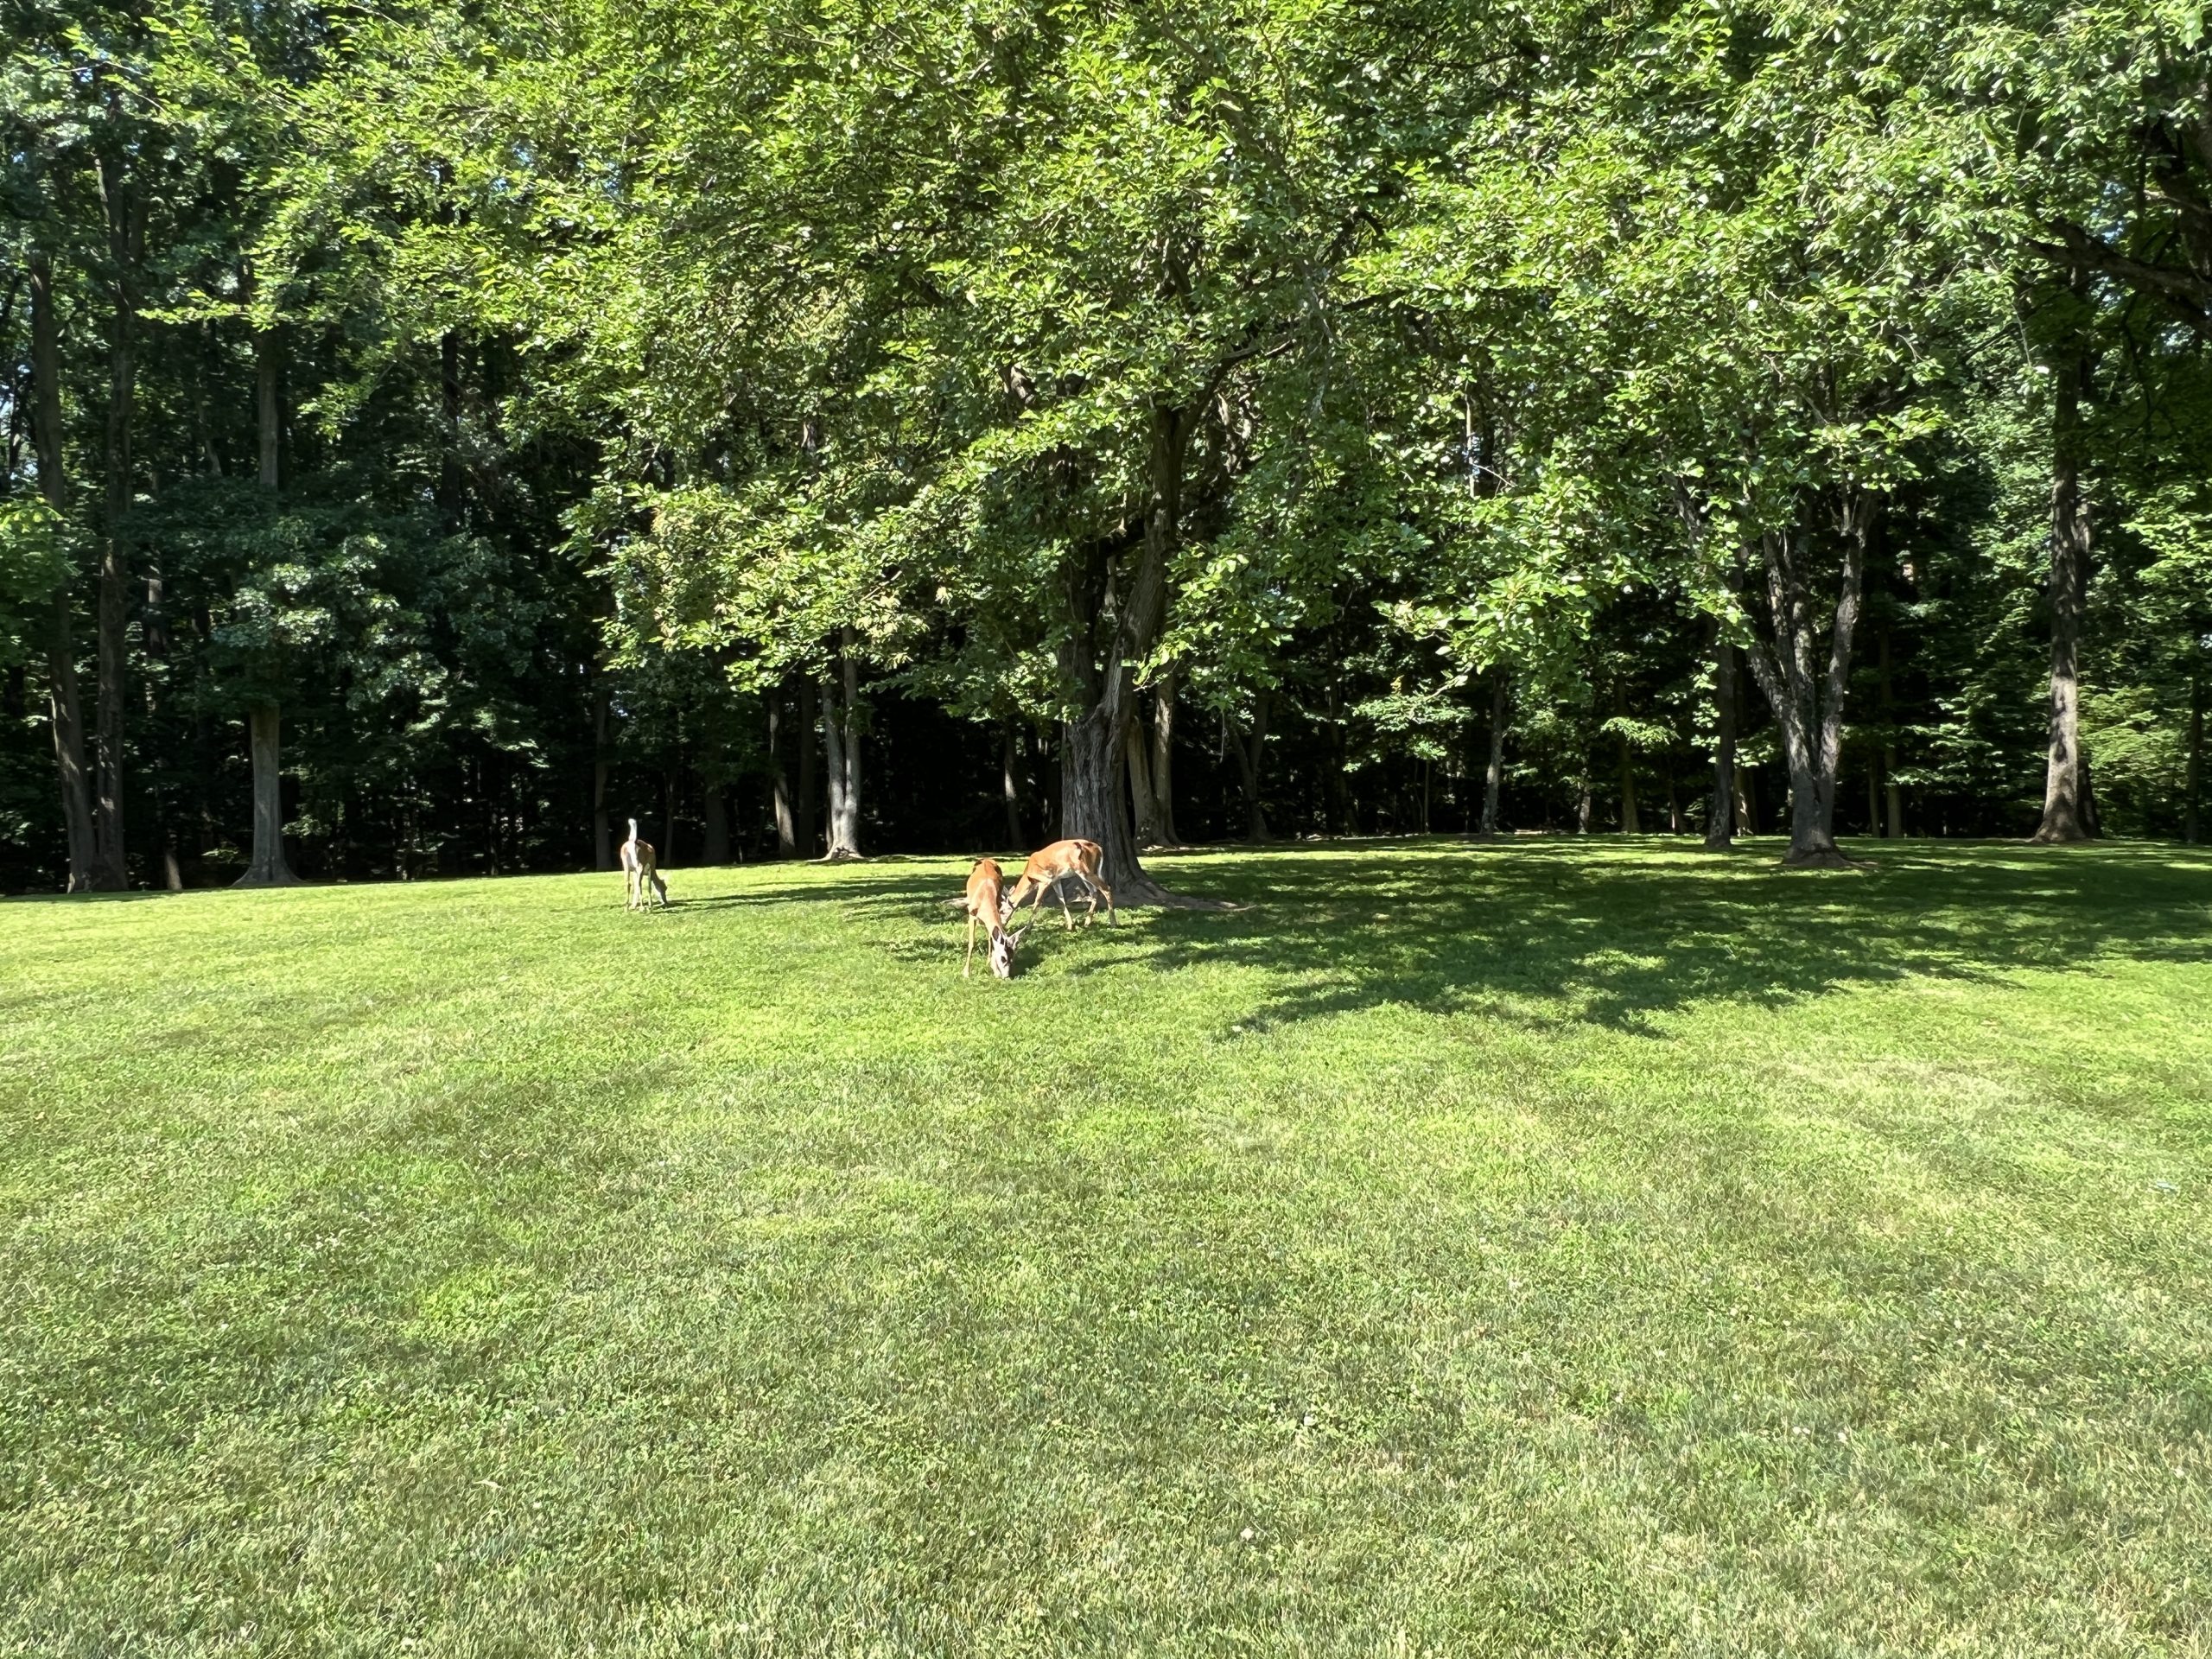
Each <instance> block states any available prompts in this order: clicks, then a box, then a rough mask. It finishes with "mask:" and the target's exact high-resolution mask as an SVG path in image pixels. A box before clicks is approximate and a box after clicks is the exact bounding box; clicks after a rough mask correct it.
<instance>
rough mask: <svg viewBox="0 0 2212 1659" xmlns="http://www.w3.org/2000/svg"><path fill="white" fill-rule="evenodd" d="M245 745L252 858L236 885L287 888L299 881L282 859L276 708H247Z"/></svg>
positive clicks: (265, 704)
mask: <svg viewBox="0 0 2212 1659" xmlns="http://www.w3.org/2000/svg"><path fill="white" fill-rule="evenodd" d="M245 724H246V737H247V747H248V749H249V750H250V752H251V755H252V758H253V860H252V861H251V863H249V864H248V865H247V866H246V867H245V874H244V875H241V876H240V877H238V880H236V881H234V882H232V884H231V885H232V887H294V886H296V885H297V884H298V880H299V878H298V877H297V876H296V875H294V874H292V867H291V866H290V865H289V863H287V862H286V861H285V859H284V779H283V772H281V771H280V770H279V768H278V765H277V761H278V754H277V737H278V734H279V723H278V709H277V705H276V704H275V703H273V702H257V703H255V704H254V705H253V706H252V707H251V709H247V710H246V716H245Z"/></svg>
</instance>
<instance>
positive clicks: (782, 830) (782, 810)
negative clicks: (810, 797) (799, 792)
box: [768, 686, 808, 858]
mask: <svg viewBox="0 0 2212 1659" xmlns="http://www.w3.org/2000/svg"><path fill="white" fill-rule="evenodd" d="M783 718H784V694H783V688H782V687H780V686H779V687H778V688H777V689H776V690H774V691H772V692H771V693H770V694H769V696H768V794H769V801H770V806H771V810H772V811H773V812H774V814H775V818H776V856H777V857H778V858H791V857H794V856H796V855H797V854H798V831H797V829H794V828H793V825H792V821H791V773H790V772H789V771H788V770H787V769H786V768H785V766H784V739H783V732H782V730H781V728H782V725H783ZM807 741H808V739H807V735H806V734H805V733H804V732H802V733H801V734H800V744H799V747H801V748H804V747H806V744H807Z"/></svg>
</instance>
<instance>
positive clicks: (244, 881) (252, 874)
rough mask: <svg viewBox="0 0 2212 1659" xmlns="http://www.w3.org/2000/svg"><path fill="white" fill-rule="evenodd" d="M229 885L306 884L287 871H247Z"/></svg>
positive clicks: (301, 885)
mask: <svg viewBox="0 0 2212 1659" xmlns="http://www.w3.org/2000/svg"><path fill="white" fill-rule="evenodd" d="M231 885H232V887H305V886H307V883H306V882H304V881H302V880H300V878H299V877H298V876H296V875H294V874H292V873H291V871H289V870H248V871H247V872H246V873H245V874H244V875H242V876H240V877H238V880H235V881H233V882H232V883H231Z"/></svg>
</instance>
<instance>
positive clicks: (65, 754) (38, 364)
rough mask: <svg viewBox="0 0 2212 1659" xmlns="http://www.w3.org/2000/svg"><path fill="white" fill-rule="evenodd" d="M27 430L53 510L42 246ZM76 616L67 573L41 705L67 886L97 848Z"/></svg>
mask: <svg viewBox="0 0 2212 1659" xmlns="http://www.w3.org/2000/svg"><path fill="white" fill-rule="evenodd" d="M29 266H30V272H29V275H30V290H31V383H32V384H31V403H32V414H33V417H34V418H33V421H32V436H33V441H34V444H35V448H36V449H37V452H38V485H39V493H41V494H42V495H43V496H45V498H46V503H47V505H48V506H50V507H52V508H53V509H54V511H55V512H59V513H67V512H68V510H69V480H68V475H67V474H66V473H65V472H64V471H63V470H62V454H61V328H60V319H59V317H58V316H57V315H56V313H55V311H54V267H53V264H52V261H51V259H50V257H49V256H48V254H47V252H46V251H45V250H44V249H42V248H35V249H33V250H32V251H31V254H30V258H29ZM76 632H77V630H76V619H75V616H74V614H73V611H72V608H71V607H70V603H69V578H68V576H67V575H64V576H63V577H62V579H61V581H60V582H59V583H58V584H56V586H55V588H54V601H53V611H52V617H51V620H50V622H49V624H48V633H47V647H46V671H47V696H48V709H49V710H50V712H51V716H52V720H53V725H54V770H55V772H56V774H57V775H58V777H59V779H60V785H61V823H62V827H63V830H64V832H65V836H66V842H65V845H66V848H67V855H68V861H69V874H68V891H69V892H71V893H83V892H85V891H86V889H87V888H89V887H91V886H92V866H93V862H94V860H95V858H96V857H97V855H98V854H97V849H96V847H95V845H94V842H93V836H92V788H91V782H90V779H88V778H87V777H86V771H85V720H84V713H83V709H82V707H81V705H80V704H79V702H78V697H77V641H76Z"/></svg>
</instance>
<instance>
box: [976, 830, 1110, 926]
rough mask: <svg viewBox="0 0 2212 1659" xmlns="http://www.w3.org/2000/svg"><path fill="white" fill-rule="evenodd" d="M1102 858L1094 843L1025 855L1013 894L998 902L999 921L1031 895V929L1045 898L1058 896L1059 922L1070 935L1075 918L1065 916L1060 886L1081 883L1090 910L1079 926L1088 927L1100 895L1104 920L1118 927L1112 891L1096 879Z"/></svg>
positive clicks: (1064, 895)
mask: <svg viewBox="0 0 2212 1659" xmlns="http://www.w3.org/2000/svg"><path fill="white" fill-rule="evenodd" d="M1104 856H1105V849H1103V848H1102V847H1101V846H1099V844H1098V843H1097V842H1095V841H1083V840H1079V839H1077V840H1070V841H1056V842H1053V843H1052V845H1051V846H1049V847H1043V848H1039V849H1038V850H1037V851H1035V852H1033V853H1032V854H1030V855H1029V861H1028V862H1027V863H1026V864H1024V865H1023V866H1022V867H1021V875H1020V879H1019V880H1016V881H1015V882H1014V891H1013V892H1012V893H1009V894H1008V895H1007V897H1006V899H1004V900H1003V901H1001V909H1000V912H999V918H1000V919H1001V921H1004V920H1006V919H1007V918H1010V917H1012V916H1013V914H1014V912H1016V911H1017V910H1020V908H1021V901H1022V900H1023V899H1027V898H1029V896H1030V894H1032V893H1035V894H1036V898H1035V899H1033V901H1032V902H1031V904H1030V906H1029V920H1030V922H1031V923H1032V924H1034V923H1035V922H1036V920H1037V912H1039V910H1041V909H1043V908H1044V905H1045V895H1046V893H1051V892H1058V893H1059V896H1060V919H1061V920H1062V921H1064V922H1065V923H1066V924H1067V926H1068V931H1070V932H1073V931H1075V918H1074V916H1073V915H1071V913H1070V912H1069V910H1068V896H1067V893H1066V892H1065V890H1064V889H1063V888H1062V887H1061V883H1062V882H1065V881H1069V880H1076V881H1080V882H1082V883H1083V885H1084V887H1086V888H1088V889H1089V890H1090V909H1088V910H1086V911H1085V912H1084V913H1083V925H1084V926H1085V927H1089V926H1090V923H1091V918H1094V917H1095V916H1096V915H1097V914H1098V897H1099V895H1100V894H1101V893H1103V894H1104V895H1105V896H1106V919H1107V920H1108V921H1109V922H1111V923H1113V924H1114V925H1116V926H1119V925H1120V923H1119V921H1118V920H1116V917H1115V915H1114V889H1113V888H1111V887H1108V886H1107V885H1106V884H1105V883H1104V882H1103V881H1102V880H1099V879H1098V861H1099V860H1100V859H1101V858H1103V857H1104ZM1022 931H1024V932H1025V933H1026V932H1027V931H1028V929H1027V928H1026V927H1025V928H1024V929H1023V930H1022Z"/></svg>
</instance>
